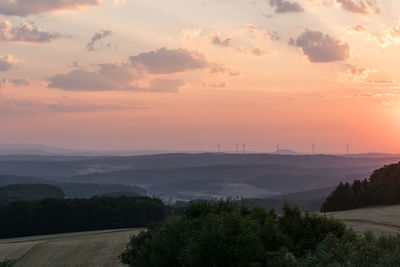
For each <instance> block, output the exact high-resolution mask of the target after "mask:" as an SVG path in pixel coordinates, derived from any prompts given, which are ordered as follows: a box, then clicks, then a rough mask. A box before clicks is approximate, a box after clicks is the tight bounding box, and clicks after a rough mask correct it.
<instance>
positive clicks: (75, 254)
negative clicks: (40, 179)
mask: <svg viewBox="0 0 400 267" xmlns="http://www.w3.org/2000/svg"><path fill="white" fill-rule="evenodd" d="M138 231H139V230H137V229H121V230H109V231H96V232H82V233H71V234H59V235H46V236H35V237H24V238H14V239H2V240H1V239H0V261H1V260H2V259H5V258H7V259H12V260H16V263H15V265H13V266H15V267H18V266H29V267H39V266H40V267H46V266H51V267H61V266H76V267H79V266H82V267H90V266H96V267H97V266H99V267H100V266H104V267H107V266H110V267H111V266H112V267H114V266H123V265H121V264H120V263H119V261H118V255H119V254H121V252H122V251H123V250H124V248H125V245H126V244H127V243H128V241H129V237H130V236H132V235H134V234H136V233H138Z"/></svg>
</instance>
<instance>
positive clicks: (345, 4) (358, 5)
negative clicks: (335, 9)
mask: <svg viewBox="0 0 400 267" xmlns="http://www.w3.org/2000/svg"><path fill="white" fill-rule="evenodd" d="M336 3H338V4H339V5H340V7H341V8H343V9H344V10H346V11H349V12H354V13H360V14H368V15H375V14H379V13H380V10H379V8H378V6H377V3H376V1H375V0H336Z"/></svg>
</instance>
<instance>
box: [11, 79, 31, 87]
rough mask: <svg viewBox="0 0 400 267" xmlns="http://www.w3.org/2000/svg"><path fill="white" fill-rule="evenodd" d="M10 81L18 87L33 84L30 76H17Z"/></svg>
mask: <svg viewBox="0 0 400 267" xmlns="http://www.w3.org/2000/svg"><path fill="white" fill-rule="evenodd" d="M9 82H10V83H12V84H13V85H14V86H16V87H23V86H28V85H30V84H31V80H29V79H28V78H15V79H11V80H10V81H9Z"/></svg>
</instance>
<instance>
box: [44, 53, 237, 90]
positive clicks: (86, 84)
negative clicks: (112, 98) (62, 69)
mask: <svg viewBox="0 0 400 267" xmlns="http://www.w3.org/2000/svg"><path fill="white" fill-rule="evenodd" d="M129 60H130V62H127V63H119V64H98V65H97V68H96V69H94V70H90V71H89V70H85V69H84V68H82V67H80V66H79V65H76V67H75V69H74V70H72V71H70V72H68V73H66V74H58V75H54V76H52V77H51V78H50V79H49V84H48V87H49V88H57V89H61V90H68V91H108V90H120V91H134V92H157V93H161V92H178V91H179V89H180V88H181V87H183V86H184V85H185V83H184V81H182V80H179V79H171V74H174V73H180V72H185V71H192V70H197V69H205V70H207V71H208V72H209V74H216V75H221V74H224V75H229V76H236V75H238V74H239V73H237V72H234V71H232V70H231V69H229V68H228V67H226V66H224V65H222V64H219V63H215V62H209V61H208V60H207V59H206V58H205V56H204V55H202V54H200V53H198V52H192V51H189V50H186V49H174V50H168V49H167V48H161V49H158V50H156V51H151V52H148V53H142V54H139V55H137V56H131V57H130V58H129ZM149 81H150V84H149V85H147V86H146V85H145V84H148V83H149Z"/></svg>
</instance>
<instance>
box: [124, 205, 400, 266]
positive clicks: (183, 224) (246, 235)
mask: <svg viewBox="0 0 400 267" xmlns="http://www.w3.org/2000/svg"><path fill="white" fill-rule="evenodd" d="M120 260H121V262H122V263H123V264H127V265H129V266H135V267H149V266H164V267H170V266H171V267H185V266H191V267H203V266H214V267H226V266H229V267H244V266H253V267H257V266H259V267H261V266H274V267H279V266H282V267H284V266H285V267H292V266H293V267H295V266H296V267H297V266H300V267H301V266H304V267H306V266H307V267H311V266H400V236H392V237H385V236H382V237H379V238H376V237H374V236H373V235H372V234H370V233H366V234H365V235H364V236H359V235H357V234H355V233H354V232H353V231H352V230H349V229H347V228H346V227H345V225H344V224H343V223H342V222H340V221H338V220H336V219H332V218H328V217H326V216H323V215H318V214H310V213H301V212H300V211H299V209H297V208H291V207H289V206H288V205H285V206H284V207H283V214H282V215H281V216H278V215H277V214H276V213H275V212H274V211H272V210H271V211H266V210H265V209H263V208H261V207H254V208H251V209H249V208H248V207H247V206H246V205H243V204H241V205H239V204H237V203H236V202H233V201H211V202H205V201H203V202H198V203H191V204H190V205H189V207H188V208H187V209H186V211H185V213H184V215H182V216H169V217H168V218H167V219H166V220H165V221H164V222H162V223H160V224H154V225H151V226H150V227H149V228H148V229H147V231H142V232H141V233H140V234H139V235H137V236H133V237H132V238H131V240H130V242H129V243H128V245H127V247H126V249H125V251H124V252H123V253H122V255H121V256H120Z"/></svg>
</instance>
